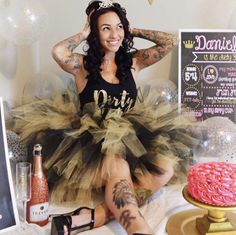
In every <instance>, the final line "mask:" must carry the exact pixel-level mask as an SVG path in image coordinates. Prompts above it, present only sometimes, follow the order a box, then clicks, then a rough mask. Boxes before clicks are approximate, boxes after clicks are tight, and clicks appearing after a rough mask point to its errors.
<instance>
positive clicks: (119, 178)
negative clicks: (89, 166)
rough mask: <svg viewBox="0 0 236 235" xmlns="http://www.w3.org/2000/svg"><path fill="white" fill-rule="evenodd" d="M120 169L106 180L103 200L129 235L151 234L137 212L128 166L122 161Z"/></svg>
mask: <svg viewBox="0 0 236 235" xmlns="http://www.w3.org/2000/svg"><path fill="white" fill-rule="evenodd" d="M116 164H120V165H121V166H120V167H117V169H119V170H117V171H114V172H113V174H112V176H110V177H109V178H108V179H107V182H106V190H105V200H106V204H107V206H108V208H109V209H110V211H111V212H112V213H113V215H114V217H115V219H116V220H117V221H118V222H119V223H120V224H121V225H122V226H123V227H124V228H125V229H126V231H127V233H128V234H129V235H131V234H133V233H135V232H136V233H137V232H139V233H144V234H145V233H146V234H152V229H151V228H150V226H149V225H148V224H147V222H146V221H145V219H144V218H143V216H142V215H141V213H140V212H139V208H138V203H137V200H136V198H135V194H134V188H133V183H132V180H131V177H130V171H129V166H128V164H127V162H126V161H125V160H123V159H121V160H120V162H119V163H116Z"/></svg>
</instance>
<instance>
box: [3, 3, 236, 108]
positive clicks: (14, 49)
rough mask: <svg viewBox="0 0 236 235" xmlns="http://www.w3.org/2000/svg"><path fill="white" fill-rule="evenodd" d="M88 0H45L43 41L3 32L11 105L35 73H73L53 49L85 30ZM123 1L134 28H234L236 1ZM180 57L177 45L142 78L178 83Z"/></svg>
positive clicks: (5, 79) (5, 86) (5, 76)
mask: <svg viewBox="0 0 236 235" xmlns="http://www.w3.org/2000/svg"><path fill="white" fill-rule="evenodd" d="M3 1H4V0H1V2H3ZM1 2H0V4H1ZM88 2H89V1H85V0H69V1H68V0H41V3H42V4H43V5H44V7H45V9H46V11H47V12H48V16H49V17H48V26H47V29H46V32H45V33H44V35H43V37H42V38H41V40H40V41H39V42H37V43H34V44H32V45H31V46H26V47H22V46H21V47H20V46H15V45H13V44H12V43H10V42H9V41H6V40H5V39H4V38H3V37H2V36H0V96H3V98H4V99H5V100H7V101H8V102H9V103H10V105H14V104H17V103H20V102H21V100H20V98H21V96H22V92H23V87H24V86H25V83H27V82H29V81H30V79H32V78H33V77H34V74H35V73H39V72H40V73H43V72H50V73H54V74H58V75H59V76H60V77H71V75H69V74H67V73H65V72H63V71H62V70H61V69H60V68H59V66H58V65H57V64H56V63H55V62H54V61H53V59H52V58H51V48H52V46H53V45H54V44H55V43H56V42H58V41H60V40H62V39H64V38H66V37H68V36H71V35H73V34H75V33H77V32H79V31H80V30H81V29H82V27H83V25H84V23H85V17H86V16H85V8H86V6H87V3H88ZM119 2H120V3H121V5H123V6H124V7H125V8H126V10H127V15H128V18H129V20H130V23H131V26H132V27H137V28H138V27H139V28H147V29H157V30H161V31H167V32H172V33H175V34H178V30H179V29H190V28H191V29H235V28H236V0H154V3H153V4H152V5H151V6H150V5H149V3H148V0H119ZM135 42H136V44H135V46H136V47H137V48H141V47H145V46H149V45H151V44H149V42H145V41H144V40H140V39H138V40H135ZM177 59H178V56H177V48H176V49H175V50H174V51H173V52H172V53H170V54H169V55H167V56H166V57H165V58H164V59H163V60H162V61H160V62H159V63H157V64H155V65H153V66H151V67H150V68H148V69H146V70H145V71H143V72H141V73H140V76H139V80H140V81H141V82H144V81H146V80H148V79H171V80H172V81H174V82H176V83H177V76H178V73H177V70H178V69H177V65H178V62H177ZM49 77H50V76H49ZM17 100H18V101H17Z"/></svg>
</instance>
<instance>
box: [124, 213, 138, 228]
mask: <svg viewBox="0 0 236 235" xmlns="http://www.w3.org/2000/svg"><path fill="white" fill-rule="evenodd" d="M134 219H136V217H135V216H131V213H130V210H124V211H122V213H121V215H120V223H121V224H122V225H123V226H124V227H125V229H128V228H129V227H130V225H131V220H134Z"/></svg>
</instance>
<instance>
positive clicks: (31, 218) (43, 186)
mask: <svg viewBox="0 0 236 235" xmlns="http://www.w3.org/2000/svg"><path fill="white" fill-rule="evenodd" d="M41 151H42V146H41V145H40V144H36V145H35V146H34V150H33V155H34V162H33V171H32V178H31V199H30V201H29V202H28V203H27V216H26V219H27V221H28V223H35V224H38V225H40V226H44V225H46V224H47V223H48V206H49V203H48V184H47V180H46V177H45V175H44V172H43V166H42V154H41Z"/></svg>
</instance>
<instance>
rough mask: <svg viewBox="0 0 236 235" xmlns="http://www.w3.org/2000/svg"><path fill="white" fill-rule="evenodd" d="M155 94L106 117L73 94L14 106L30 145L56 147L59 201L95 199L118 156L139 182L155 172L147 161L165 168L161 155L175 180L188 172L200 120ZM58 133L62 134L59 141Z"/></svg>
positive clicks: (53, 179)
mask: <svg viewBox="0 0 236 235" xmlns="http://www.w3.org/2000/svg"><path fill="white" fill-rule="evenodd" d="M153 97H154V95H153V94H152V93H151V92H150V93H149V94H148V95H147V96H146V97H145V99H144V100H142V102H137V104H136V106H135V107H134V108H132V109H131V110H129V111H128V112H125V113H123V112H121V111H120V110H110V111H109V112H108V114H107V115H106V117H105V118H104V119H102V118H101V111H100V109H99V108H97V107H96V106H95V104H94V103H90V104H86V105H85V106H84V108H83V111H81V110H80V109H79V105H78V101H77V99H76V97H75V96H74V94H70V93H68V94H66V95H63V96H60V95H59V96H56V97H55V98H54V99H41V100H36V101H33V102H32V103H29V104H25V105H23V106H20V107H18V108H15V109H14V110H13V112H12V114H13V117H14V127H13V130H14V131H15V132H16V133H19V134H20V136H21V138H22V141H24V142H25V143H26V144H27V145H28V146H30V144H32V143H35V142H36V141H37V142H41V143H42V144H43V146H47V147H49V148H50V145H52V146H54V149H55V150H54V151H53V152H52V153H50V154H48V155H47V153H45V155H47V156H46V160H45V161H44V167H45V170H46V173H47V176H48V180H49V182H50V183H52V184H51V200H52V201H53V202H55V203H56V202H61V201H76V200H79V201H80V202H89V201H91V199H92V198H93V193H94V192H96V193H97V192H101V193H102V192H103V187H104V183H105V180H106V179H107V177H109V175H111V173H112V172H113V170H114V168H115V167H116V164H115V162H116V159H117V158H124V159H126V160H127V162H128V163H129V165H130V169H131V174H132V177H133V179H134V180H136V181H139V179H140V178H141V177H142V176H143V175H147V174H150V173H154V174H155V172H152V170H150V169H149V168H148V167H147V164H146V163H147V162H148V164H149V165H151V166H152V168H154V169H155V168H156V169H158V170H159V168H160V167H159V166H158V164H159V161H160V159H165V161H169V162H170V164H174V165H175V177H174V178H173V180H174V181H175V182H176V180H180V179H181V178H182V177H183V176H184V175H185V174H184V173H185V172H186V171H187V169H188V166H189V164H191V157H192V149H193V147H194V146H196V145H197V144H198V139H196V138H195V137H194V135H193V133H192V131H191V130H192V129H193V125H195V124H194V123H195V119H194V118H192V116H191V115H190V114H189V113H182V114H180V113H179V112H178V105H177V104H172V103H168V102H161V101H160V102H157V101H158V100H157V99H156V98H155V99H154V98H153ZM155 97H156V96H155ZM49 132H50V135H51V134H52V138H51V139H50V138H49V134H48V133H49ZM58 133H60V134H61V135H62V138H61V139H60V141H57V143H55V142H56V141H54V135H55V137H56V136H57V135H58ZM48 138H49V139H48Z"/></svg>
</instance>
